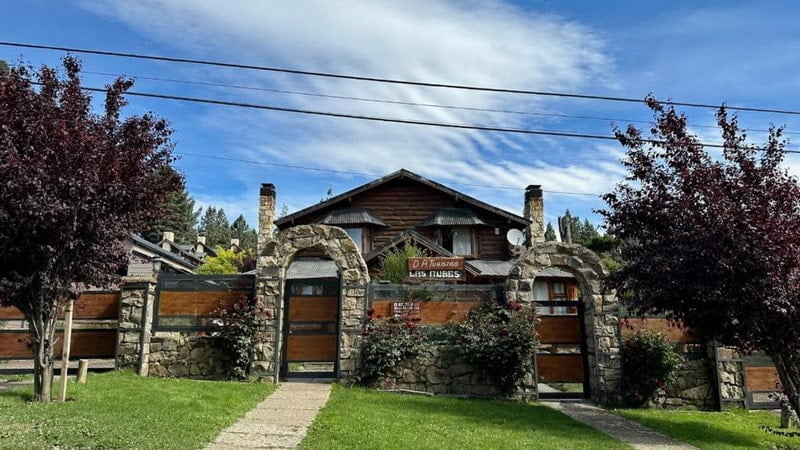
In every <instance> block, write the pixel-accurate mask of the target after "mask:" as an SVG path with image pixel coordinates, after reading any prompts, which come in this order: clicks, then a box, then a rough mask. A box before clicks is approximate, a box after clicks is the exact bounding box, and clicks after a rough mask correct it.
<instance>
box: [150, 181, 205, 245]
mask: <svg viewBox="0 0 800 450" xmlns="http://www.w3.org/2000/svg"><path fill="white" fill-rule="evenodd" d="M194 205H195V201H194V199H193V198H192V196H191V195H189V192H187V191H186V189H184V190H181V191H175V192H172V193H170V194H169V195H168V197H167V200H166V201H165V202H164V203H162V204H161V205H160V206H159V207H160V208H161V209H162V210H163V211H164V214H163V215H161V216H159V217H157V218H156V220H155V221H154V222H153V224H152V225H150V226H149V227H148V228H147V229H146V230H145V231H143V232H142V233H141V235H142V236H143V237H144V238H145V239H147V240H148V241H150V242H156V243H157V242H159V241H161V238H162V237H163V235H164V231H172V232H174V233H175V243H177V244H194V243H195V242H196V241H197V230H196V229H195V227H196V226H197V218H198V217H199V216H200V209H199V208H198V209H196V210H195V209H194Z"/></svg>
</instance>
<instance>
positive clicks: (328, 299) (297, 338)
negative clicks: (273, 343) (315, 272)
mask: <svg viewBox="0 0 800 450" xmlns="http://www.w3.org/2000/svg"><path fill="white" fill-rule="evenodd" d="M284 311H285V314H284V325H283V330H284V331H283V342H284V346H283V358H282V361H283V363H282V365H281V377H282V378H287V377H336V375H337V372H338V367H337V361H338V358H337V355H338V351H337V349H338V347H339V346H338V342H339V339H338V336H339V326H338V323H339V280H329V279H325V280H291V281H287V282H286V297H285V307H284Z"/></svg>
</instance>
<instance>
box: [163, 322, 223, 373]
mask: <svg viewBox="0 0 800 450" xmlns="http://www.w3.org/2000/svg"><path fill="white" fill-rule="evenodd" d="M148 373H149V374H150V375H151V376H157V377H180V378H198V379H214V380H219V379H224V378H225V369H224V366H223V355H222V352H221V351H220V350H219V348H218V347H217V345H216V343H215V342H214V339H213V338H211V337H209V336H201V335H199V334H198V333H197V332H162V331H159V332H156V333H155V334H154V335H153V336H152V338H151V340H150V358H149V364H148Z"/></svg>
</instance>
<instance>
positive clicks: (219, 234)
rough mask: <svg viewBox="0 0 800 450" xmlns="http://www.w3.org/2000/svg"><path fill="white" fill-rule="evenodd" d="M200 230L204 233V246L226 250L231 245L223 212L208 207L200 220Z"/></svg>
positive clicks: (228, 229)
mask: <svg viewBox="0 0 800 450" xmlns="http://www.w3.org/2000/svg"><path fill="white" fill-rule="evenodd" d="M200 229H201V230H203V231H205V233H206V245H208V246H211V247H224V248H227V247H228V246H229V245H230V244H231V230H230V225H229V224H228V217H227V216H225V211H224V210H223V209H222V208H220V209H217V208H215V207H213V206H209V207H208V208H207V209H206V211H205V213H204V214H203V216H202V218H201V219H200Z"/></svg>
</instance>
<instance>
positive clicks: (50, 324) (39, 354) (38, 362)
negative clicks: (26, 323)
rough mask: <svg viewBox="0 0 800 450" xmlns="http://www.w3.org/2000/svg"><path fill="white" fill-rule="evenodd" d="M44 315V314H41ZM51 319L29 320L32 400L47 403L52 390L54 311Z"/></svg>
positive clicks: (50, 397)
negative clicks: (31, 351) (31, 349)
mask: <svg viewBox="0 0 800 450" xmlns="http://www.w3.org/2000/svg"><path fill="white" fill-rule="evenodd" d="M43 315H44V314H43ZM47 315H51V316H52V317H42V318H38V320H37V319H34V320H31V321H30V323H31V327H30V330H31V337H32V338H33V400H34V401H37V402H49V401H51V400H52V390H53V365H54V362H55V361H54V360H53V347H54V345H55V332H56V320H55V319H56V311H55V308H53V311H52V313H51V314H47Z"/></svg>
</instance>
